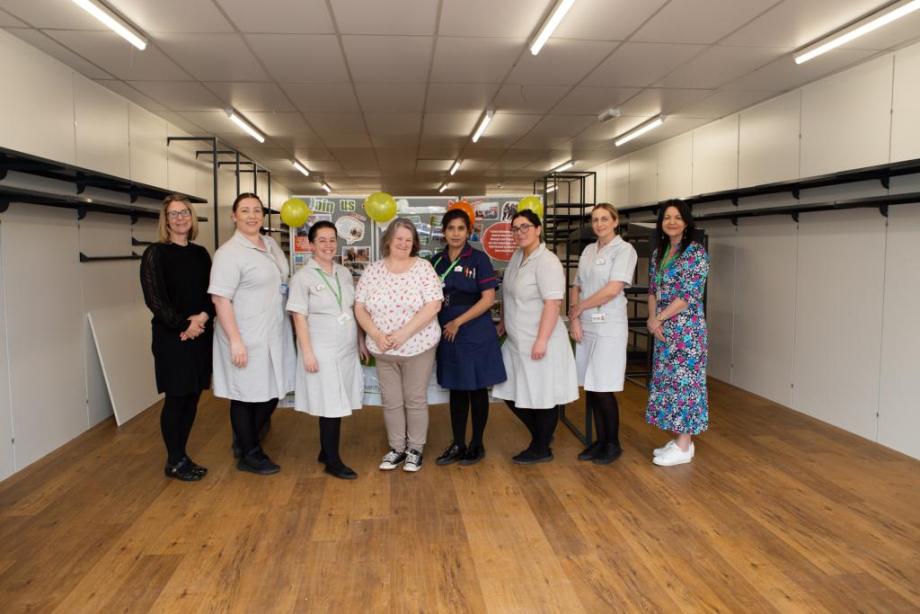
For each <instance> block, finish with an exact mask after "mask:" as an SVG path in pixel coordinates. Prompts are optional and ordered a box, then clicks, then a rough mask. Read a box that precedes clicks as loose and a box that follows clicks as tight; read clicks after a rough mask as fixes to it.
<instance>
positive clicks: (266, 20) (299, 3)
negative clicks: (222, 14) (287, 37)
mask: <svg viewBox="0 0 920 614" xmlns="http://www.w3.org/2000/svg"><path fill="white" fill-rule="evenodd" d="M216 1H217V3H218V4H219V5H220V7H221V8H222V9H224V11H226V13H227V15H228V16H229V17H230V19H232V20H233V23H234V24H235V25H236V27H237V29H238V30H239V31H240V32H244V33H260V32H271V33H275V34H333V33H334V32H335V28H334V27H333V25H332V19H331V18H330V17H329V10H328V9H327V8H326V2H325V0H272V3H271V6H270V10H266V9H267V8H268V7H266V6H265V5H263V4H261V3H259V2H252V0H216Z"/></svg>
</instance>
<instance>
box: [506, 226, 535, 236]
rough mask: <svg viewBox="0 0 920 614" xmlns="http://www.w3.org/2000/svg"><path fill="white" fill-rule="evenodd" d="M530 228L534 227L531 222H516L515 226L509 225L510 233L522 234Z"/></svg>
mask: <svg viewBox="0 0 920 614" xmlns="http://www.w3.org/2000/svg"><path fill="white" fill-rule="evenodd" d="M531 228H535V226H534V225H533V224H518V225H517V226H512V227H511V234H513V235H522V234H524V233H525V232H527V231H528V230H530V229H531Z"/></svg>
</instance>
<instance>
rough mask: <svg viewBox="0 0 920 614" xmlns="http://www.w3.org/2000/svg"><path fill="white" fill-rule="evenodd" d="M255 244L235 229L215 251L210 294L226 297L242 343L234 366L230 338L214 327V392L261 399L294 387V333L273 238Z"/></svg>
mask: <svg viewBox="0 0 920 614" xmlns="http://www.w3.org/2000/svg"><path fill="white" fill-rule="evenodd" d="M261 239H262V245H263V247H264V249H259V248H257V247H256V246H255V244H253V243H252V242H250V241H249V240H248V239H247V238H246V237H244V236H243V235H242V234H240V233H239V232H236V233H234V235H233V236H232V237H231V238H230V240H229V241H227V242H226V243H224V244H223V245H221V246H220V249H218V250H217V252H216V253H215V254H214V264H213V265H212V267H211V284H210V286H208V293H209V294H213V295H215V296H222V297H224V298H227V299H230V301H232V304H233V314H234V316H235V317H236V325H237V327H238V328H239V330H240V336H241V337H242V339H243V344H244V345H245V346H246V354H247V356H248V361H247V364H246V366H245V367H243V368H239V367H235V366H233V362H232V361H231V354H230V340H229V338H228V337H227V334H226V332H224V330H223V327H221V325H220V321H219V320H218V322H217V323H216V325H215V327H214V395H215V396H218V397H223V398H226V399H233V400H237V401H247V402H253V403H255V402H262V401H268V400H269V399H275V398H281V397H283V396H285V395H286V394H287V393H288V392H290V391H292V390H293V389H294V367H295V362H296V355H295V353H294V335H293V333H292V331H291V322H290V318H288V316H287V313H285V311H284V301H285V293H286V291H287V281H288V276H289V268H288V263H287V258H285V256H284V252H282V251H281V248H280V247H278V244H277V243H275V241H274V240H273V239H272V238H271V237H265V236H263V237H261Z"/></svg>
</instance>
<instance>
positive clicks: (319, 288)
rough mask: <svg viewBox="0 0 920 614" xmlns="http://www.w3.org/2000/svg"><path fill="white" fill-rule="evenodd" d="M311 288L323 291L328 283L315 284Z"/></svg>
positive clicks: (315, 290)
mask: <svg viewBox="0 0 920 614" xmlns="http://www.w3.org/2000/svg"><path fill="white" fill-rule="evenodd" d="M311 289H312V290H313V291H314V292H322V291H323V290H325V289H326V284H320V285H318V286H313V288H311Z"/></svg>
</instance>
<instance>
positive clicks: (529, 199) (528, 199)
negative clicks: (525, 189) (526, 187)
mask: <svg viewBox="0 0 920 614" xmlns="http://www.w3.org/2000/svg"><path fill="white" fill-rule="evenodd" d="M525 209H526V210H530V211H533V212H534V213H536V214H537V217H538V218H540V219H541V220H542V219H543V201H541V200H540V197H539V196H525V197H524V198H522V199H521V200H520V201H519V202H518V206H517V210H518V211H524V210H525Z"/></svg>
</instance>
